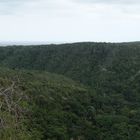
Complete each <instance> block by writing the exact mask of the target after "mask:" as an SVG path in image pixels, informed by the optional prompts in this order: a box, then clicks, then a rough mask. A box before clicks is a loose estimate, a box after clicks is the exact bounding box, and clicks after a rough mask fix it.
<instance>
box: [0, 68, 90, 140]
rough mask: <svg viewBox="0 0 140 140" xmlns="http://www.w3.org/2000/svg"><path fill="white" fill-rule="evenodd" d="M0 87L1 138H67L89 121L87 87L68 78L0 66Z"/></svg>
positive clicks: (75, 135)
mask: <svg viewBox="0 0 140 140" xmlns="http://www.w3.org/2000/svg"><path fill="white" fill-rule="evenodd" d="M0 87H1V94H0V103H1V112H0V119H1V123H0V127H1V129H0V139H1V140H28V139H29V140H30V139H31V140H40V139H44V140H46V139H68V138H70V137H77V136H79V135H80V134H82V131H83V129H84V127H85V125H86V123H87V124H88V123H89V122H88V120H85V118H86V116H85V114H86V112H87V108H88V107H89V105H90V98H89V93H88V90H87V89H86V88H85V87H84V86H82V85H79V84H77V83H75V82H74V81H72V80H70V79H68V78H65V77H63V76H58V75H55V74H50V73H47V72H37V71H32V72H31V71H30V72H29V71H13V70H9V69H3V68H1V69H0ZM83 99H84V100H83ZM83 119H84V122H82V121H83ZM79 128H80V129H79Z"/></svg>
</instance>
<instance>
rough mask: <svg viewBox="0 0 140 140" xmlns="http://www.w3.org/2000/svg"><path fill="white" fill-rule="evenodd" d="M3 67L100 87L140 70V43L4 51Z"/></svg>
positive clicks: (0, 54)
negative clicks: (51, 73) (111, 79)
mask: <svg viewBox="0 0 140 140" xmlns="http://www.w3.org/2000/svg"><path fill="white" fill-rule="evenodd" d="M0 64H1V65H3V66H7V67H10V68H14V69H34V70H46V71H49V72H54V73H58V74H63V75H65V76H68V77H70V78H72V79H74V80H77V81H80V82H82V83H84V84H86V85H92V86H96V85H97V84H98V81H99V82H100V81H103V79H105V80H106V78H109V77H110V76H111V77H112V76H113V77H114V76H115V79H116V78H117V79H118V80H121V81H124V80H129V79H131V77H133V76H135V75H136V74H137V73H138V72H139V69H140V43H139V42H134V43H118V44H112V43H74V44H62V45H46V46H45V45H44V46H13V47H1V48H0Z"/></svg>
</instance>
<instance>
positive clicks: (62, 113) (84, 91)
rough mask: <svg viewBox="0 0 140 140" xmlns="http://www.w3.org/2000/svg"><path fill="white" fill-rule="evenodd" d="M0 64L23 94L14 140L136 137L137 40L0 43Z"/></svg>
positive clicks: (139, 109) (5, 79) (0, 73)
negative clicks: (121, 41) (4, 44)
mask: <svg viewBox="0 0 140 140" xmlns="http://www.w3.org/2000/svg"><path fill="white" fill-rule="evenodd" d="M0 66H1V69H0V80H1V81H2V82H1V83H2V84H1V87H2V89H3V88H4V89H5V88H6V89H7V88H8V87H11V86H12V83H13V82H14V83H16V87H17V88H16V89H15V90H16V91H18V92H20V93H24V95H25V96H27V97H26V98H25V101H24V102H23V101H22V102H21V104H20V105H21V108H25V110H27V112H26V111H25V113H23V120H22V119H21V124H22V125H23V126H22V127H23V129H19V130H18V131H20V132H21V134H24V135H23V136H21V135H20V136H18V138H17V136H16V134H15V136H14V137H16V138H17V139H18V140H19V139H21V140H22V139H30V140H33V139H35V140H46V139H47V140H70V139H73V140H122V139H123V140H129V139H130V140H131V139H135V140H139V137H140V121H139V117H140V86H139V85H140V43H139V42H133V43H118V44H115V43H74V44H62V45H44V46H11V47H0ZM2 67H8V68H9V69H8V68H2ZM46 71H48V72H46ZM12 88H13V86H12ZM4 89H3V90H4ZM10 89H11V88H10ZM16 98H19V97H18V96H16ZM2 114H3V113H2ZM8 115H13V114H11V113H10V114H8ZM11 126H12V125H11ZM20 128H21V126H20ZM12 130H13V129H12ZM23 130H24V131H23ZM4 132H8V135H7V134H5V133H4V134H2V136H1V137H2V138H3V139H4V136H5V139H6V140H7V139H8V138H9V136H10V135H11V133H12V134H13V132H12V131H11V129H10V130H9V131H7V130H6V131H4ZM15 132H17V129H15ZM24 132H25V133H24ZM19 134H20V133H19ZM5 139H4V140H5ZM12 140H14V138H13V139H12Z"/></svg>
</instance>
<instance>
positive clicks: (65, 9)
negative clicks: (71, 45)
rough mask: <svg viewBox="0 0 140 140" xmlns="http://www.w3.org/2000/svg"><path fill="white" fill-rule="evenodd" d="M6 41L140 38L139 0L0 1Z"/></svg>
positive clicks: (0, 27)
mask: <svg viewBox="0 0 140 140" xmlns="http://www.w3.org/2000/svg"><path fill="white" fill-rule="evenodd" d="M7 41H11V42H12V41H13V42H15V41H17V42H20V41H27V42H83V41H92V42H128V41H140V0H0V42H7Z"/></svg>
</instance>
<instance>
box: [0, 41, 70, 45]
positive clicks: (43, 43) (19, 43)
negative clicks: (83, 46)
mask: <svg viewBox="0 0 140 140" xmlns="http://www.w3.org/2000/svg"><path fill="white" fill-rule="evenodd" d="M62 43H67V42H47V41H46V42H43V41H40V42H30V41H18V42H16V41H15V42H14V41H9V42H0V46H14V45H24V46H27V45H48V44H62Z"/></svg>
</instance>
